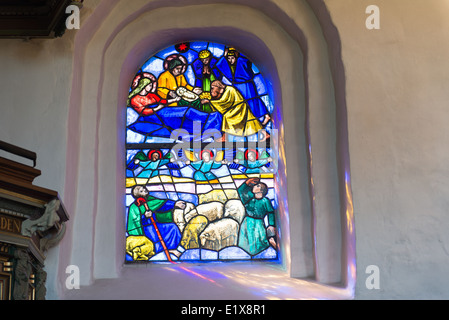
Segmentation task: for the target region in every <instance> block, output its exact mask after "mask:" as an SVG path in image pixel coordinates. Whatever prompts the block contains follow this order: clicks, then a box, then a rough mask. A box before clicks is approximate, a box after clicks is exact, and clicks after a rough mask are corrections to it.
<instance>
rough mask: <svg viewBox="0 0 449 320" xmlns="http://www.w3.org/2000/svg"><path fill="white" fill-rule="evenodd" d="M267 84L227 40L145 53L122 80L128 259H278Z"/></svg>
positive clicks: (274, 159)
mask: <svg viewBox="0 0 449 320" xmlns="http://www.w3.org/2000/svg"><path fill="white" fill-rule="evenodd" d="M270 92H271V88H270V87H269V86H268V85H267V82H266V81H265V79H264V77H263V75H262V74H261V73H260V71H259V69H258V68H257V66H255V65H254V64H253V63H252V62H251V60H250V58H249V57H247V56H245V54H244V53H243V52H241V51H239V50H237V49H236V48H235V47H233V46H229V45H222V44H218V43H212V42H205V41H193V42H185V43H178V44H175V45H173V46H170V47H168V48H166V49H164V50H162V51H160V52H158V53H156V54H155V55H154V56H152V57H151V58H150V59H148V60H147V61H146V62H145V63H144V64H143V66H142V67H141V68H140V70H138V72H137V73H136V75H135V77H134V79H133V80H132V83H131V84H130V87H129V95H128V101H127V106H126V108H127V124H126V261H127V262H133V261H149V262H152V261H155V262H160V261H170V262H172V261H192V262H193V261H195V262H198V261H233V260H236V261H242V260H244V261H245V260H246V261H248V260H277V259H278V258H279V249H280V248H279V241H278V240H279V239H278V237H277V231H276V230H277V229H276V225H277V224H276V220H277V214H276V209H277V200H276V195H275V191H274V187H275V179H274V178H275V174H276V169H277V155H276V152H274V150H273V145H272V141H274V139H276V137H277V130H276V128H274V127H273V122H272V121H271V120H272V119H271V114H272V113H273V109H274V106H273V104H272V98H271V93H270Z"/></svg>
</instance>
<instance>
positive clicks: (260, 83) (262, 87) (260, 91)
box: [254, 74, 267, 95]
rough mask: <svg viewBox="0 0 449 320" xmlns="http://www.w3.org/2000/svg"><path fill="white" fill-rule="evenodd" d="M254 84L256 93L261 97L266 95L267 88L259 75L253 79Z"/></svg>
mask: <svg viewBox="0 0 449 320" xmlns="http://www.w3.org/2000/svg"><path fill="white" fill-rule="evenodd" d="M254 84H255V85H256V89H257V93H258V94H259V95H263V94H266V93H267V88H266V86H265V81H264V79H263V77H262V76H261V75H260V74H259V75H256V76H255V77H254Z"/></svg>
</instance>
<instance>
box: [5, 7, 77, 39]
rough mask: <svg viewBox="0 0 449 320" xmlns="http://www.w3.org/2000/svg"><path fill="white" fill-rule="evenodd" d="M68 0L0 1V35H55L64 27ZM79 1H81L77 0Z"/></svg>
mask: <svg viewBox="0 0 449 320" xmlns="http://www.w3.org/2000/svg"><path fill="white" fill-rule="evenodd" d="M74 2H75V1H71V0H0V38H56V37H61V36H62V35H63V34H64V32H65V30H66V26H65V21H66V19H67V17H68V16H69V14H66V13H65V11H66V8H67V6H69V5H70V4H72V3H74ZM77 2H78V3H82V1H77Z"/></svg>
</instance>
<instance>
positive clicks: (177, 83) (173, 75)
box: [157, 58, 202, 106]
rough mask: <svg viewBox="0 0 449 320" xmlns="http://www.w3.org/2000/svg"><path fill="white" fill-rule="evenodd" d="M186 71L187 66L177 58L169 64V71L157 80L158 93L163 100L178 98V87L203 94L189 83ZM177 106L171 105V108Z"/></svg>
mask: <svg viewBox="0 0 449 320" xmlns="http://www.w3.org/2000/svg"><path fill="white" fill-rule="evenodd" d="M184 70H185V66H184V64H183V63H182V61H181V60H179V59H176V58H175V59H173V60H171V61H170V62H169V63H168V68H167V70H166V71H164V72H163V73H161V74H160V75H159V78H158V79H157V88H158V89H157V93H158V95H159V96H160V97H161V98H162V99H170V98H176V97H177V94H176V89H178V87H186V88H187V89H188V90H190V91H194V92H195V93H197V94H199V93H201V92H202V91H201V90H198V89H199V88H194V87H192V86H191V85H190V84H189V83H188V82H187V80H186V78H185V76H184ZM194 89H195V90H194ZM177 105H178V104H177V103H176V102H174V103H171V104H169V106H177Z"/></svg>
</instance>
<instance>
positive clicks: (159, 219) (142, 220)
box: [126, 185, 186, 256]
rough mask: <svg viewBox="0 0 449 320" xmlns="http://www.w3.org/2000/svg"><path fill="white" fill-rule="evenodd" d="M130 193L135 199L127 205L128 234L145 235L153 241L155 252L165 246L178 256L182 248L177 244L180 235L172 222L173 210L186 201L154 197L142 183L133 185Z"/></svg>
mask: <svg viewBox="0 0 449 320" xmlns="http://www.w3.org/2000/svg"><path fill="white" fill-rule="evenodd" d="M132 195H133V197H134V198H135V199H136V201H135V202H133V203H132V204H131V205H130V206H129V211H128V221H127V225H126V231H127V233H128V236H145V237H147V238H148V239H149V240H151V241H152V242H153V244H154V251H155V253H158V252H161V251H162V250H163V248H164V246H165V247H166V248H167V249H168V250H169V251H170V253H173V254H174V255H175V256H179V255H180V254H181V253H182V252H183V251H184V249H183V248H181V247H180V246H179V243H180V241H181V237H182V235H181V232H180V230H179V228H178V226H177V225H176V223H174V219H173V210H174V209H175V208H179V209H184V208H185V207H186V203H185V202H184V201H176V202H175V201H172V200H166V199H158V198H155V197H153V196H151V195H149V192H148V190H147V189H146V188H145V186H142V185H136V186H134V187H133V189H132ZM141 199H143V202H142V201H141ZM147 208H148V209H147ZM152 219H153V220H154V221H155V223H156V225H154V224H153V223H152ZM160 236H161V237H162V240H161V238H160ZM162 241H163V242H164V243H162Z"/></svg>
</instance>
